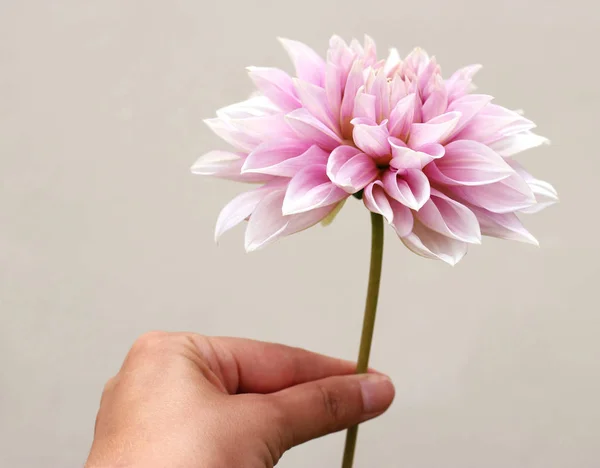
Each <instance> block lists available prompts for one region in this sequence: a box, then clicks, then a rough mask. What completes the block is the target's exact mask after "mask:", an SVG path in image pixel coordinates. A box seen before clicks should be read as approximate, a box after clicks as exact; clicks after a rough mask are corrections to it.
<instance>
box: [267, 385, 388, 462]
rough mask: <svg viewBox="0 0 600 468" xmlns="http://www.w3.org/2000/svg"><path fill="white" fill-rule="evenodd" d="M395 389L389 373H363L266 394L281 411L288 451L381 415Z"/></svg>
mask: <svg viewBox="0 0 600 468" xmlns="http://www.w3.org/2000/svg"><path fill="white" fill-rule="evenodd" d="M394 393H395V391H394V385H393V384H392V382H391V381H390V380H389V378H387V377H386V376H384V375H380V374H362V375H352V376H338V377H329V378H326V379H322V380H319V381H315V382H310V383H304V384H301V385H297V386H295V387H291V388H288V389H285V390H282V391H280V392H277V393H274V394H272V395H267V396H265V398H267V399H270V401H271V403H272V405H273V406H274V407H275V408H276V409H277V411H278V414H279V417H278V418H276V419H277V422H276V423H275V425H276V426H277V427H276V434H277V437H279V439H282V440H283V441H284V442H283V443H284V445H286V446H285V447H282V450H283V451H285V450H287V449H289V448H291V447H292V446H294V445H298V444H301V443H303V442H306V441H308V440H311V439H314V438H317V437H321V436H323V435H325V434H329V433H332V432H337V431H339V430H342V429H346V428H348V427H350V426H353V425H355V424H358V423H360V422H363V421H366V420H368V419H371V418H374V417H375V416H378V415H380V414H381V413H383V412H384V411H385V410H386V409H387V408H388V407H389V406H390V405H391V403H392V400H393V399H394ZM282 434H283V436H282Z"/></svg>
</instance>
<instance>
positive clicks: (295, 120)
mask: <svg viewBox="0 0 600 468" xmlns="http://www.w3.org/2000/svg"><path fill="white" fill-rule="evenodd" d="M285 117H286V120H287V121H288V123H289V125H290V127H292V129H293V130H294V131H295V132H296V133H297V134H298V135H299V136H300V137H301V138H304V139H306V141H309V142H311V143H315V144H317V145H319V146H320V147H321V148H323V149H324V150H329V151H331V150H333V149H334V148H336V147H337V146H339V145H340V144H342V139H341V138H340V137H339V136H338V135H337V134H336V133H335V132H334V131H332V130H331V129H330V128H328V127H327V126H326V125H325V124H324V123H323V122H321V121H320V120H319V119H317V118H316V117H315V116H313V115H312V114H311V113H310V112H308V111H307V110H306V109H296V110H295V111H293V112H290V113H289V114H287V115H286V116H285Z"/></svg>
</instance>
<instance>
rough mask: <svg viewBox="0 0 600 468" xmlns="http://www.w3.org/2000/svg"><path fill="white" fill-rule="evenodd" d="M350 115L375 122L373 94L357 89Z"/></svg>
mask: <svg viewBox="0 0 600 468" xmlns="http://www.w3.org/2000/svg"><path fill="white" fill-rule="evenodd" d="M352 115H353V116H354V118H362V119H366V120H369V121H371V122H375V120H376V119H377V113H376V111H375V96H373V95H371V94H366V93H364V92H360V91H359V93H358V94H357V95H356V99H355V100H354V111H353V112H352Z"/></svg>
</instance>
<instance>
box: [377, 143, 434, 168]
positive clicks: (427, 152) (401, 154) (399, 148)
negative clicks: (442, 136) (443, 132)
mask: <svg viewBox="0 0 600 468" xmlns="http://www.w3.org/2000/svg"><path fill="white" fill-rule="evenodd" d="M388 141H389V143H390V146H391V147H392V160H391V161H390V166H391V167H392V168H394V169H396V170H398V171H401V172H402V171H403V170H405V169H423V168H424V167H425V166H426V165H428V164H429V163H430V162H431V161H433V160H434V159H438V158H441V157H442V156H444V154H445V149H444V147H443V146H442V145H439V144H431V145H425V146H424V147H422V148H421V150H420V151H415V150H412V149H410V148H409V147H407V146H406V144H405V143H404V142H403V141H402V140H400V139H398V138H394V137H390V138H389V140H388Z"/></svg>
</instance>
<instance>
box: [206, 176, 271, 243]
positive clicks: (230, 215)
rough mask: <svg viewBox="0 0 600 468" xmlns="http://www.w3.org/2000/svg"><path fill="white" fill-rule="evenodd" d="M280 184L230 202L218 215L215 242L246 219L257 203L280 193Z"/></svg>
mask: <svg viewBox="0 0 600 468" xmlns="http://www.w3.org/2000/svg"><path fill="white" fill-rule="evenodd" d="M281 190H282V187H281V182H278V183H277V184H275V185H274V184H267V185H264V186H262V187H259V188H257V189H255V190H251V191H250V192H244V193H241V194H240V195H238V196H237V197H235V198H234V199H233V200H231V201H230V202H229V203H228V204H227V205H225V207H224V208H223V209H222V210H221V213H219V218H218V219H217V225H216V227H215V242H217V241H218V240H219V237H221V236H222V235H223V234H224V233H225V232H227V231H229V230H230V229H231V228H233V227H235V226H237V225H238V224H239V223H241V222H242V221H244V220H245V219H246V218H248V217H249V216H250V215H251V214H252V212H253V211H254V209H255V208H256V206H257V205H258V203H259V202H260V201H261V200H262V199H263V198H265V197H266V196H267V195H268V194H269V193H272V192H273V191H281Z"/></svg>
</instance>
